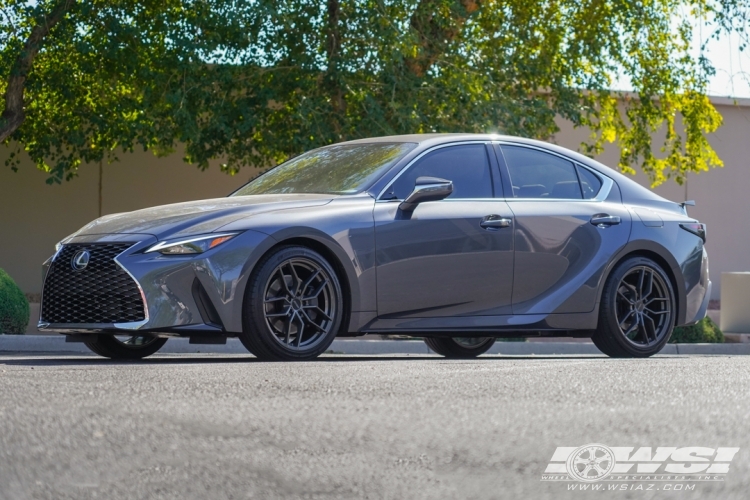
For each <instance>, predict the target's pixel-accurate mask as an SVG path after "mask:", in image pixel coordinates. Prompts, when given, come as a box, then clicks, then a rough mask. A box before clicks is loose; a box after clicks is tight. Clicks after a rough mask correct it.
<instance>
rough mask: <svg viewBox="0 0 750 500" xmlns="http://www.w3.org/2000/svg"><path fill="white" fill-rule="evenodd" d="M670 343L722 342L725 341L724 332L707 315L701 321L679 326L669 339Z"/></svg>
mask: <svg viewBox="0 0 750 500" xmlns="http://www.w3.org/2000/svg"><path fill="white" fill-rule="evenodd" d="M669 343H670V344H699V343H709V344H722V343H724V334H723V333H721V330H720V329H719V327H718V326H717V325H716V323H714V322H713V321H711V318H709V317H708V316H706V317H705V318H703V319H702V320H700V321H699V322H697V323H696V324H694V325H691V326H678V327H677V328H675V329H674V331H673V332H672V337H670V339H669Z"/></svg>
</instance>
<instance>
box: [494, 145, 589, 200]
mask: <svg viewBox="0 0 750 500" xmlns="http://www.w3.org/2000/svg"><path fill="white" fill-rule="evenodd" d="M502 151H503V157H505V163H506V164H507V165H508V173H509V174H510V181H511V184H512V186H513V197H514V198H555V199H560V198H562V199H576V200H580V199H582V198H583V195H582V193H581V185H580V183H579V182H578V176H577V175H576V167H575V165H574V164H573V163H572V162H569V161H567V160H564V159H562V158H560V157H559V156H555V155H552V154H549V153H545V152H542V151H539V150H536V149H531V148H525V147H521V146H502Z"/></svg>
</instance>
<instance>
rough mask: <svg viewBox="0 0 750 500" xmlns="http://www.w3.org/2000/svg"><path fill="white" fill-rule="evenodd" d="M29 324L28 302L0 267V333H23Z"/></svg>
mask: <svg viewBox="0 0 750 500" xmlns="http://www.w3.org/2000/svg"><path fill="white" fill-rule="evenodd" d="M28 324H29V302H28V301H27V300H26V296H24V294H23V292H22V291H21V289H20V288H18V285H16V283H15V282H14V281H13V279H12V278H11V277H10V276H8V273H6V272H5V271H3V270H2V269H0V333H9V334H17V335H23V334H24V333H26V326H28Z"/></svg>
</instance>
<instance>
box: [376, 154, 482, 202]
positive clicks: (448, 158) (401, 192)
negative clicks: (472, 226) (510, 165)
mask: <svg viewBox="0 0 750 500" xmlns="http://www.w3.org/2000/svg"><path fill="white" fill-rule="evenodd" d="M417 177H438V178H440V179H447V180H449V181H453V193H452V194H451V195H450V196H449V198H492V196H493V193H492V176H491V174H490V163H489V160H488V159H487V149H486V148H485V146H484V144H466V145H461V146H449V147H445V148H440V149H438V150H436V151H432V152H431V153H427V154H426V155H425V156H423V157H422V158H420V159H419V160H417V162H416V163H415V164H414V165H412V166H411V167H409V170H407V171H406V172H404V173H403V174H401V176H400V177H399V178H398V179H397V180H396V182H394V183H393V185H392V186H391V188H390V189H389V190H388V191H389V194H386V195H385V198H386V199H390V198H394V199H395V198H398V199H399V200H403V199H406V197H407V196H409V194H410V193H411V192H412V191H413V190H414V183H415V182H416V180H417ZM390 193H392V194H390Z"/></svg>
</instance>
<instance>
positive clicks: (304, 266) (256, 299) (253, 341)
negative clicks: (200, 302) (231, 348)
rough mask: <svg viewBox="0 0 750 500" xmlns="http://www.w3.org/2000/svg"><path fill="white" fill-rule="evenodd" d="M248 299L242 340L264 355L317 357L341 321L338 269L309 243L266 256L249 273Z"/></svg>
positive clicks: (280, 249)
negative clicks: (334, 268)
mask: <svg viewBox="0 0 750 500" xmlns="http://www.w3.org/2000/svg"><path fill="white" fill-rule="evenodd" d="M245 304H246V307H245V316H244V321H243V324H244V325H245V326H244V327H243V332H242V333H241V334H240V340H241V341H242V343H243V344H244V345H245V347H247V349H248V350H249V351H250V352H252V353H253V354H255V355H256V356H257V357H258V358H260V359H267V360H306V359H313V358H315V357H316V356H318V355H319V354H321V353H323V352H325V350H326V349H327V348H328V346H329V345H331V342H333V339H334V338H335V336H336V334H337V333H338V330H339V327H340V326H341V318H342V313H343V298H342V292H341V286H340V284H339V280H338V277H337V275H336V272H335V271H334V270H333V268H332V267H331V265H330V264H329V263H328V262H327V261H326V259H325V258H323V256H321V255H320V254H318V253H317V252H315V251H313V250H311V249H309V248H306V247H299V246H290V247H281V248H279V249H278V250H276V251H274V252H272V253H271V254H270V255H268V256H266V257H264V258H263V259H262V260H261V262H260V263H259V266H258V269H257V270H256V271H255V272H254V273H253V275H252V276H251V278H250V282H249V283H248V288H247V291H246V293H245Z"/></svg>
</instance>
